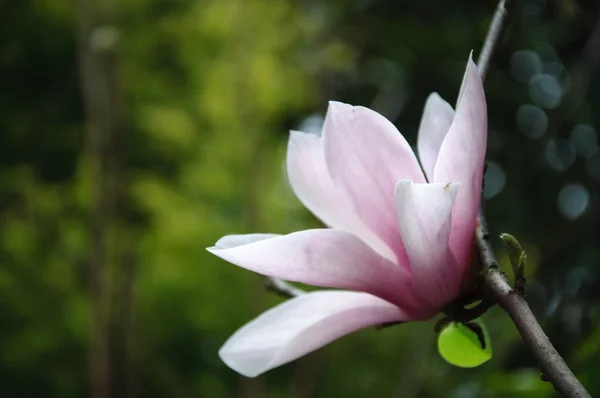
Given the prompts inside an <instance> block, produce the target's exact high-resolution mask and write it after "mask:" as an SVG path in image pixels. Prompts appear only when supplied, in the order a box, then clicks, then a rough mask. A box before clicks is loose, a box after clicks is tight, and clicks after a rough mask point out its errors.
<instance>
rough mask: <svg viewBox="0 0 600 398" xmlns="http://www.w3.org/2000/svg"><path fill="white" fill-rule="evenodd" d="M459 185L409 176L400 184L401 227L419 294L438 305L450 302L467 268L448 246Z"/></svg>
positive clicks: (436, 306) (397, 194)
mask: <svg viewBox="0 0 600 398" xmlns="http://www.w3.org/2000/svg"><path fill="white" fill-rule="evenodd" d="M459 186H460V184H458V183H448V184H414V183H412V182H411V181H408V180H403V181H399V182H398V184H397V185H396V205H397V211H398V220H399V221H398V223H399V229H400V233H401V235H402V240H403V241H404V245H405V247H406V251H407V254H408V258H409V259H410V266H411V270H412V275H413V283H414V286H415V294H416V295H417V296H418V297H419V298H420V300H422V301H425V302H427V303H429V305H430V306H431V307H432V308H434V309H440V308H442V307H443V306H444V305H446V304H448V302H449V301H451V300H452V299H454V298H456V297H457V296H458V294H459V291H460V281H461V279H462V274H463V270H462V268H461V267H459V266H458V264H457V263H456V260H455V258H454V256H453V254H452V252H451V251H450V248H449V246H448V241H449V237H450V231H451V227H452V216H451V214H452V207H453V205H454V199H455V197H456V194H457V192H458V190H459Z"/></svg>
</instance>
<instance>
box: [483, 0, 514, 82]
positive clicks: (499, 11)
mask: <svg viewBox="0 0 600 398" xmlns="http://www.w3.org/2000/svg"><path fill="white" fill-rule="evenodd" d="M510 2H511V0H500V2H499V3H498V7H496V12H494V16H493V17H492V22H491V23H490V27H489V29H488V33H487V35H486V37H485V41H484V42H483V48H482V49H481V53H480V54H479V59H478V60H477V69H479V74H480V75H481V78H482V79H485V76H486V75H487V72H488V70H489V69H490V62H491V60H492V56H493V55H494V50H495V49H496V47H497V45H498V42H499V41H500V38H501V37H502V33H504V27H505V26H506V17H507V16H508V13H507V11H506V7H507V6H509V5H510Z"/></svg>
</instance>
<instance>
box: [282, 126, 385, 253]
mask: <svg viewBox="0 0 600 398" xmlns="http://www.w3.org/2000/svg"><path fill="white" fill-rule="evenodd" d="M287 173H288V178H289V180H290V184H291V186H292V189H293V190H294V193H295V194H296V196H297V197H298V199H300V201H301V202H302V203H303V204H304V206H306V208H308V209H309V210H310V211H311V212H312V213H313V214H314V215H315V216H317V217H318V218H319V219H320V220H321V221H323V223H325V224H326V225H327V226H329V227H332V228H336V229H341V230H344V231H348V232H351V233H353V234H354V235H356V236H358V237H359V238H361V239H362V240H363V241H365V242H366V243H367V244H369V246H371V247H372V248H373V249H374V250H375V251H377V252H378V253H379V254H381V255H382V256H384V257H386V258H388V259H390V260H392V261H397V260H396V255H395V254H394V252H393V251H392V250H391V249H390V248H389V247H388V246H387V245H386V244H385V243H383V241H382V240H381V239H379V238H378V237H377V235H375V234H374V233H373V232H372V231H371V230H370V229H369V228H368V227H367V226H366V225H365V224H364V223H363V222H362V221H361V220H360V218H359V217H358V216H357V214H356V213H355V212H354V210H353V209H352V208H351V206H350V204H349V203H348V199H347V198H346V197H345V196H344V195H343V194H342V193H341V192H340V190H339V189H337V188H336V187H335V185H334V184H333V181H332V180H331V177H330V176H329V171H328V170H327V166H326V165H325V155H324V153H323V139H321V137H319V136H317V135H315V134H306V133H301V132H298V131H291V132H290V140H289V143H288V153H287Z"/></svg>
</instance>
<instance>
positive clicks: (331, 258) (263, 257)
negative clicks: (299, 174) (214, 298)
mask: <svg viewBox="0 0 600 398" xmlns="http://www.w3.org/2000/svg"><path fill="white" fill-rule="evenodd" d="M207 250H208V251H210V252H211V253H213V254H215V255H217V256H219V257H221V258H222V259H224V260H226V261H229V262H231V263H233V264H235V265H238V266H240V267H243V268H246V269H248V270H251V271H254V272H257V273H259V274H262V275H267V276H273V277H276V278H281V279H285V280H288V281H292V282H301V283H306V284H309V285H314V286H321V287H335V288H343V289H350V290H358V291H365V292H368V293H371V294H374V295H377V296H380V297H383V298H385V299H386V300H390V301H393V302H395V303H398V304H401V305H406V306H407V307H408V306H410V308H414V307H415V306H416V303H415V301H416V300H415V299H414V294H413V290H412V284H411V280H410V275H409V273H408V271H407V270H405V269H404V268H402V267H399V266H397V265H396V264H394V263H392V262H391V261H389V260H387V259H385V258H384V257H382V256H380V255H379V254H377V253H376V252H375V251H373V249H371V248H370V247H369V246H368V245H367V244H366V243H364V242H363V241H361V240H360V239H359V238H357V237H356V236H354V235H352V234H350V233H348V232H345V231H340V230H333V229H313V230H307V231H300V232H294V233H292V234H289V235H282V236H278V237H274V238H271V239H264V240H260V241H256V242H253V243H249V244H246V245H242V246H236V247H231V248H226V249H220V248H218V247H212V248H209V249H207ZM407 267H408V266H407ZM405 308H406V307H405Z"/></svg>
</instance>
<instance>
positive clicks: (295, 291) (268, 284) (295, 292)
mask: <svg viewBox="0 0 600 398" xmlns="http://www.w3.org/2000/svg"><path fill="white" fill-rule="evenodd" d="M265 288H266V289H267V290H270V291H272V292H274V293H277V294H278V295H280V296H282V297H285V298H292V297H298V296H301V295H303V294H305V293H306V292H305V291H304V290H302V289H300V288H297V287H296V286H293V285H291V284H290V283H288V282H286V281H284V280H282V279H279V278H273V277H270V276H267V277H265Z"/></svg>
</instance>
